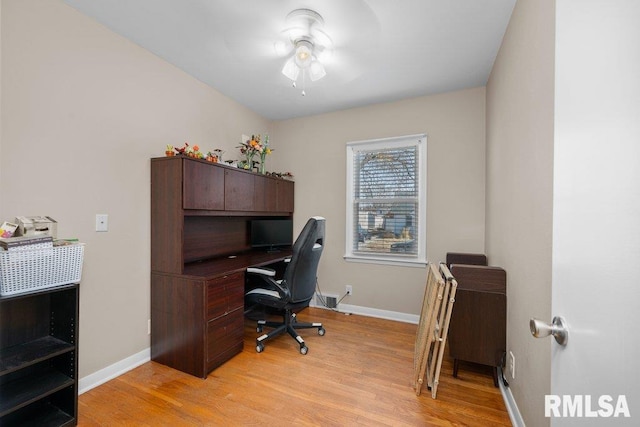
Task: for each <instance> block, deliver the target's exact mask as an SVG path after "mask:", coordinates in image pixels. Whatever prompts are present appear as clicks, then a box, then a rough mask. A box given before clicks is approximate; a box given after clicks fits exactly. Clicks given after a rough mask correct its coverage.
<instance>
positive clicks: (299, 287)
mask: <svg viewBox="0 0 640 427" xmlns="http://www.w3.org/2000/svg"><path fill="white" fill-rule="evenodd" d="M324 224H325V219H324V218H322V217H312V218H309V220H308V221H307V223H306V224H305V226H304V228H303V229H302V231H301V232H300V235H298V238H297V239H296V241H295V243H294V244H293V254H292V255H291V261H290V262H289V265H288V266H287V269H286V270H285V272H284V277H283V281H282V282H283V284H285V286H287V288H288V289H289V292H290V294H291V299H290V302H291V303H294V304H295V303H301V302H305V301H309V300H311V298H312V297H313V293H314V292H315V289H316V276H317V271H318V263H319V262H320V255H322V250H323V249H324Z"/></svg>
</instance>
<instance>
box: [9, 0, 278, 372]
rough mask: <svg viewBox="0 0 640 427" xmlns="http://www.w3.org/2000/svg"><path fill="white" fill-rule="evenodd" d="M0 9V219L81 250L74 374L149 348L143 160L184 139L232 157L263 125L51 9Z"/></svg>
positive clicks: (161, 64) (86, 22) (108, 35)
mask: <svg viewBox="0 0 640 427" xmlns="http://www.w3.org/2000/svg"><path fill="white" fill-rule="evenodd" d="M1 5H2V22H1V30H2V34H1V37H2V50H1V52H2V68H1V77H2V84H1V86H0V87H1V88H2V98H1V99H2V105H1V108H2V117H1V119H2V123H3V126H2V132H1V142H2V145H1V147H0V149H1V152H2V158H1V160H0V182H3V183H6V184H8V185H4V186H3V187H2V192H0V220H2V219H12V218H14V217H15V216H16V215H50V216H52V217H53V218H55V219H56V220H57V221H58V222H59V235H60V236H61V237H77V238H79V239H80V240H81V241H83V242H86V243H87V247H86V253H85V264H84V271H83V280H82V285H81V290H80V337H79V340H80V377H83V376H85V375H87V374H89V373H93V372H95V371H97V370H99V369H101V368H104V367H106V366H108V365H110V364H112V363H114V362H117V361H120V360H122V359H124V358H126V357H128V356H131V355H133V354H135V353H137V352H139V351H141V350H144V349H145V348H148V346H149V336H148V335H147V319H148V318H149V197H150V196H149V194H150V192H149V174H150V169H149V164H150V162H149V158H151V157H155V156H161V155H164V147H165V145H166V144H174V145H181V144H182V143H183V142H184V141H189V142H190V143H197V144H200V146H201V147H203V148H207V149H213V148H216V147H219V148H223V149H227V150H228V151H230V152H231V151H233V152H234V153H235V148H234V147H235V146H236V145H237V143H238V142H239V140H240V135H241V134H242V133H252V132H255V133H262V132H265V131H266V130H268V125H269V122H268V121H266V120H265V119H263V118H261V117H259V116H258V115H256V114H254V113H252V112H250V111H249V110H247V109H246V108H244V107H242V106H240V105H239V104H237V103H235V102H233V101H231V100H229V99H228V98H225V97H224V96H222V95H221V94H220V93H218V92H216V91H215V90H213V89H211V88H210V87H208V86H205V85H204V84H202V83H201V82H199V81H197V80H195V79H194V78H192V77H190V76H188V75H186V74H185V73H184V72H182V71H180V70H179V69H177V68H175V67H173V66H171V65H169V64H168V63H166V62H165V61H163V60H161V59H159V58H157V57H155V56H154V55H152V54H151V53H149V52H147V51H145V50H143V49H141V48H140V47H138V46H136V45H134V44H132V43H131V42H129V41H127V40H125V39H123V38H121V37H119V36H117V35H115V34H114V33H112V32H111V31H109V30H107V29H105V28H104V27H102V26H100V25H99V24H97V23H96V22H94V21H92V20H91V19H89V18H87V17H85V16H83V15H81V14H79V13H77V12H76V11H75V10H73V9H71V8H70V7H68V6H66V5H65V4H63V3H62V2H60V1H51V0H3V1H2V4H1ZM274 146H275V147H276V148H278V144H277V142H274ZM97 213H106V214H109V227H110V229H109V232H107V233H96V232H95V231H94V227H95V215H96V214H97Z"/></svg>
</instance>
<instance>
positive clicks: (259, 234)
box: [251, 219, 293, 249]
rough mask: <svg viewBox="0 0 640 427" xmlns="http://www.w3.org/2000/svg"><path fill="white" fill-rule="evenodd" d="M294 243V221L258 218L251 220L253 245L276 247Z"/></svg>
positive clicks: (254, 246) (253, 246) (257, 246)
mask: <svg viewBox="0 0 640 427" xmlns="http://www.w3.org/2000/svg"><path fill="white" fill-rule="evenodd" d="M292 244H293V221H292V220H290V219H256V220H253V221H251V247H252V248H268V249H276V248H278V247H283V246H291V245H292Z"/></svg>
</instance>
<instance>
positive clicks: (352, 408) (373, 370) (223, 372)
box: [79, 308, 511, 426]
mask: <svg viewBox="0 0 640 427" xmlns="http://www.w3.org/2000/svg"><path fill="white" fill-rule="evenodd" d="M299 319H300V321H319V322H322V323H323V324H324V326H325V328H326V331H327V333H326V335H325V336H323V337H322V336H319V335H318V334H317V332H315V330H307V331H304V330H303V331H302V336H303V337H304V339H305V341H306V343H307V345H308V347H309V353H308V354H307V355H306V356H303V355H301V354H300V353H299V351H298V344H297V343H296V342H295V341H294V340H293V339H292V338H290V337H289V336H288V335H286V336H280V337H278V338H276V339H274V340H272V341H269V342H267V343H266V348H265V351H264V352H263V353H256V351H255V338H256V336H257V335H258V334H257V333H256V330H255V323H254V322H252V321H249V320H247V321H246V322H245V347H244V351H243V352H242V353H240V354H239V355H237V356H236V357H234V358H233V359H231V360H230V361H228V362H227V363H225V364H224V365H222V366H221V367H219V368H218V369H216V370H214V371H213V372H212V373H211V374H209V377H208V378H207V379H206V380H202V379H199V378H195V377H192V376H190V375H188V374H185V373H182V372H180V371H176V370H174V369H171V368H168V367H166V366H163V365H160V364H158V363H155V362H149V363H146V364H144V365H142V366H140V367H138V368H136V369H134V370H132V371H129V372H127V373H126V374H124V375H121V376H120V377H118V378H116V379H114V380H112V381H109V382H108V383H105V384H103V385H101V386H99V387H97V388H95V389H93V390H90V391H88V392H86V393H84V394H83V395H81V396H80V398H79V412H80V415H79V425H80V426H120V425H127V426H183V425H184V426H191V425H196V426H197V425H208V426H218V425H224V426H228V425H261V426H262V425H269V426H286V425H294V424H295V425H315V426H347V425H349V426H352V425H361V426H431V425H434V426H447V425H468V426H489V425H490V426H499V425H511V423H510V421H509V416H508V414H507V411H506V409H505V405H504V402H503V400H502V395H501V394H500V392H499V390H498V389H497V388H495V387H494V386H493V380H492V377H491V371H490V370H487V369H484V368H482V367H478V366H469V365H461V368H460V371H459V373H458V378H457V379H456V378H453V377H452V362H451V360H449V359H445V362H444V363H443V368H442V373H441V377H440V385H439V387H438V395H437V399H435V400H434V399H432V398H431V393H430V392H429V390H426V388H425V390H423V392H422V394H421V395H420V396H416V394H415V392H414V390H413V388H412V378H413V349H414V340H415V333H416V325H412V324H407V323H400V322H394V321H389V320H382V319H375V318H370V317H363V316H356V315H351V316H348V315H345V314H341V313H336V312H332V311H329V310H323V309H318V308H309V309H307V310H304V311H303V312H302V313H300V314H299Z"/></svg>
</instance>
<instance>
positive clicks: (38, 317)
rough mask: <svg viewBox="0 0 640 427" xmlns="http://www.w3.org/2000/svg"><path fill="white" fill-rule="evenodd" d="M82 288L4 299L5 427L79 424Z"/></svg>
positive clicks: (0, 336)
mask: <svg viewBox="0 0 640 427" xmlns="http://www.w3.org/2000/svg"><path fill="white" fill-rule="evenodd" d="M78 289H79V286H78V285H77V284H73V285H65V286H60V287H55V288H50V289H47V290H41V291H35V292H29V293H24V294H19V295H13V296H5V297H0V425H2V426H23V425H37V426H67V425H76V424H77V419H78V382H77V377H78V350H77V349H78V342H77V337H78Z"/></svg>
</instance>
